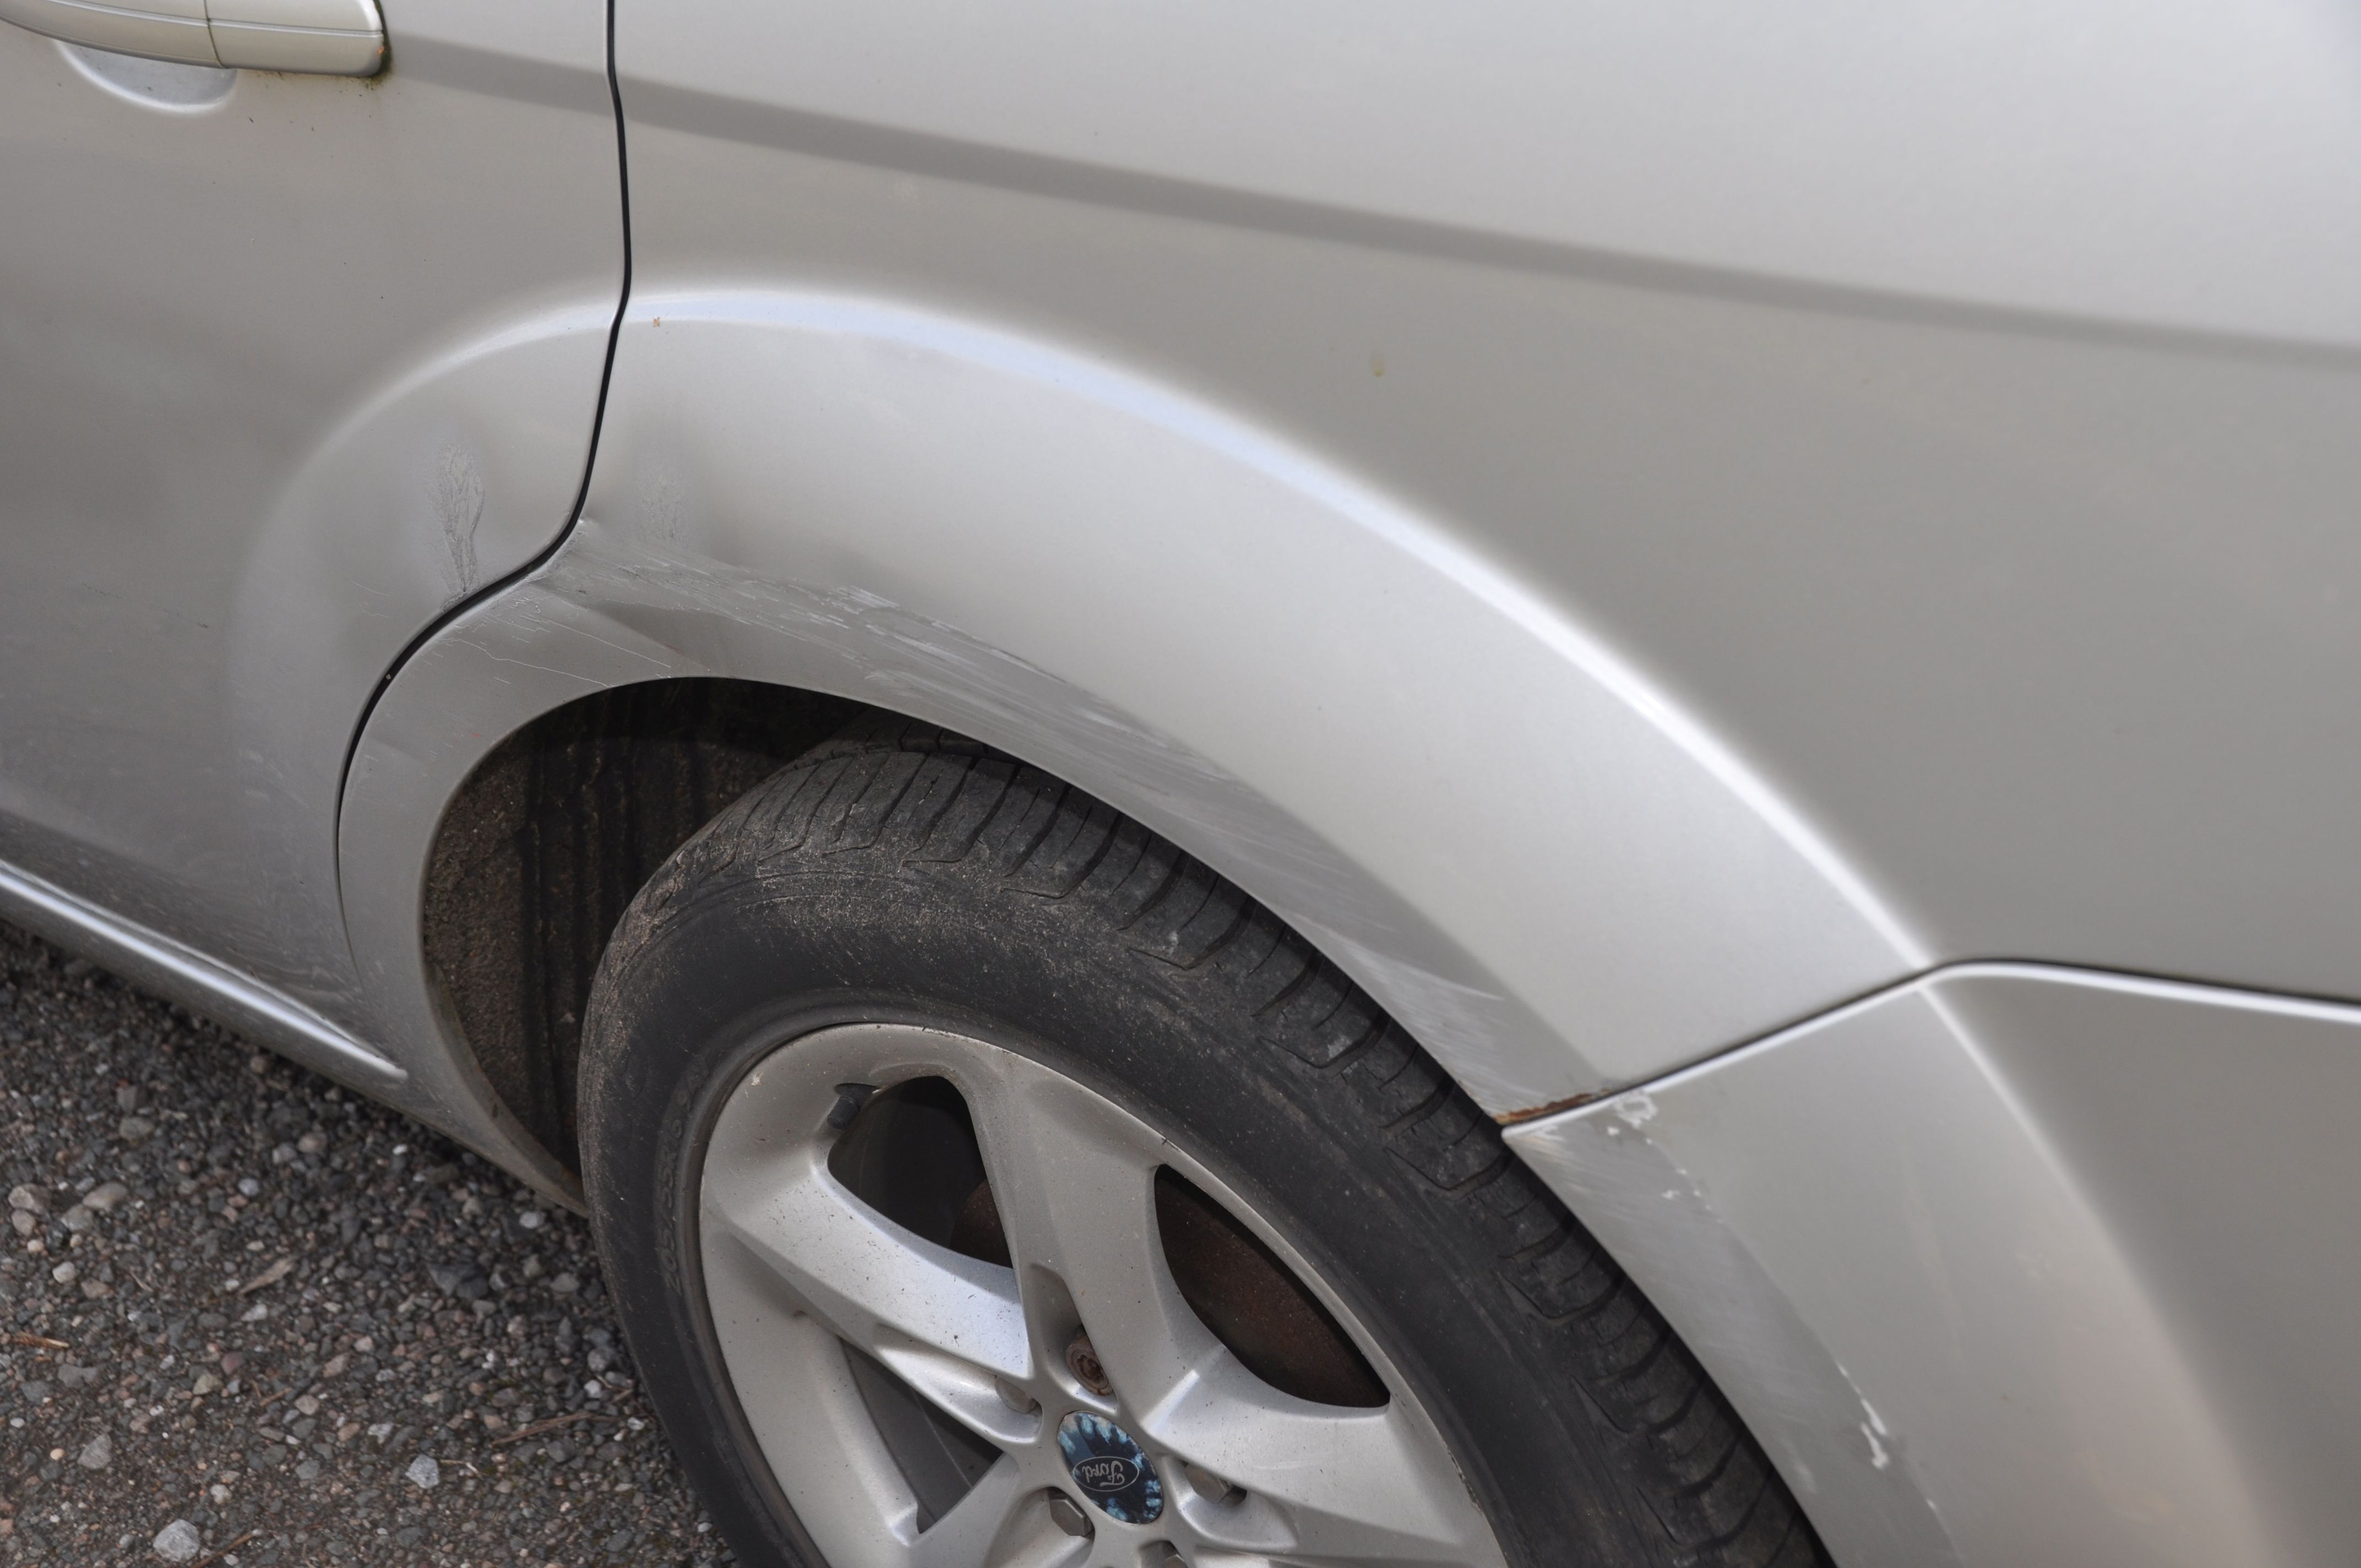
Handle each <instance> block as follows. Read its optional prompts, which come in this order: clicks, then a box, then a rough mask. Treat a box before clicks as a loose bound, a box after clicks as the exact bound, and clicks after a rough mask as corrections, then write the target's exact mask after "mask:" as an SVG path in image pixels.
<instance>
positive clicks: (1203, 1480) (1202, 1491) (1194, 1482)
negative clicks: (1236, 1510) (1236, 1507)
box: [1180, 1460, 1246, 1503]
mask: <svg viewBox="0 0 2361 1568" xmlns="http://www.w3.org/2000/svg"><path fill="white" fill-rule="evenodd" d="M1180 1469H1181V1473H1182V1474H1183V1475H1187V1476H1188V1477H1189V1485H1190V1486H1194V1487H1195V1488H1196V1489H1197V1495H1198V1496H1199V1497H1202V1498H1204V1499H1205V1500H1206V1501H1207V1502H1209V1503H1235V1502H1236V1501H1238V1500H1239V1499H1240V1498H1242V1497H1245V1496H1246V1488H1245V1487H1243V1486H1239V1485H1238V1484H1237V1483H1236V1482H1235V1481H1225V1480H1224V1479H1223V1478H1222V1477H1220V1476H1219V1475H1214V1474H1213V1472H1212V1471H1210V1470H1208V1469H1206V1468H1205V1467H1204V1466H1203V1465H1202V1464H1190V1463H1189V1462H1188V1461H1186V1460H1183V1461H1181V1464H1180Z"/></svg>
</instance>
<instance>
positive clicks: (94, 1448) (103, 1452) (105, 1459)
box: [74, 1432, 115, 1470]
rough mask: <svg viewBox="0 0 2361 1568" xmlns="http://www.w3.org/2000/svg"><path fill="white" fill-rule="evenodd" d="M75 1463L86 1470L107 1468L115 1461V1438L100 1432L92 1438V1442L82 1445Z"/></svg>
mask: <svg viewBox="0 0 2361 1568" xmlns="http://www.w3.org/2000/svg"><path fill="white" fill-rule="evenodd" d="M74 1463H75V1464H79V1465H81V1466H82V1468H83V1469H84V1470H104V1469H105V1468H106V1467H107V1466H108V1465H110V1464H114V1463H115V1442H114V1440H113V1439H111V1438H109V1437H108V1436H107V1435H106V1434H105V1433H104V1432H101V1433H99V1434H98V1435H97V1436H96V1437H94V1438H92V1439H91V1440H90V1442H87V1443H84V1444H83V1445H82V1453H81V1454H80V1455H79V1456H78V1457H77V1458H76V1459H75V1460H74Z"/></svg>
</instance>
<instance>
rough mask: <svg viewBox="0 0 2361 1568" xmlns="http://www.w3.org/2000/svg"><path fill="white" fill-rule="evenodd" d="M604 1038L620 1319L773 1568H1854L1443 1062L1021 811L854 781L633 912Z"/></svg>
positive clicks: (1137, 855) (587, 1064) (623, 935)
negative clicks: (1584, 1567)
mask: <svg viewBox="0 0 2361 1568" xmlns="http://www.w3.org/2000/svg"><path fill="white" fill-rule="evenodd" d="M586 1022H587V1028H586V1032H585V1046H584V1056H583V1071H582V1085H583V1088H582V1093H583V1099H584V1103H583V1107H582V1126H583V1129H584V1137H583V1152H584V1166H585V1169H584V1175H585V1180H586V1185H587V1187H588V1192H589V1196H590V1200H591V1205H592V1211H593V1216H594V1219H595V1221H596V1223H597V1225H598V1234H599V1240H600V1245H601V1248H602V1251H603V1252H604V1253H605V1255H606V1257H607V1260H608V1266H609V1279H610V1281H612V1282H613V1283H614V1286H615V1294H616V1299H617V1303H618V1306H619V1308H620V1311H621V1314H622V1318H623V1323H624V1329H625V1332H626V1333H627V1334H628V1335H629V1337H630V1339H631V1345H632V1349H633V1352H634V1354H635V1355H636V1356H637V1358H638V1360H639V1362H640V1365H641V1366H642V1370H643V1372H644V1374H645V1386H646V1387H647V1389H648V1391H649V1393H650V1395H651V1397H652V1398H653V1400H654V1402H655V1404H656V1407H657V1409H658V1411H659V1414H660V1415H661V1416H662V1418H663V1420H664V1424H665V1427H666V1430H667V1431H668V1432H669V1433H670V1435H671V1436H672V1438H673V1440H674V1442H675V1447H676V1448H677V1450H678V1451H679V1453H680V1454H681V1457H682V1460H683V1463H684V1464H685V1465H686V1468H687V1469H688V1470H689V1472H690V1475H691V1476H692V1478H693V1479H694V1480H695V1482H696V1483H697V1486H698V1487H699V1489H700V1491H701V1493H702V1494H703V1496H704V1497H705V1498H706V1500H707V1502H708V1507H709V1508H711V1510H712V1512H713V1514H714V1517H715V1519H716V1520H717V1521H718V1522H719V1525H720V1527H721V1529H722V1530H723V1533H724V1534H725V1536H726V1537H727V1538H728V1539H729V1541H730V1543H731V1545H732V1546H733V1547H734V1548H735V1550H736V1551H737V1552H738V1554H739V1556H740V1558H741V1560H743V1561H746V1562H749V1563H765V1564H768V1563H780V1564H801V1565H804V1568H905V1565H907V1568H982V1565H986V1564H991V1565H995V1568H996V1565H1001V1564H1007V1565H1010V1568H1014V1565H1016V1564H1028V1565H1039V1568H1050V1565H1053V1564H1054V1565H1057V1568H1161V1565H1163V1564H1168V1563H1188V1564H1194V1565H1204V1568H1213V1565H1215V1564H1222V1565H1238V1564H1246V1563H1336V1564H1344V1563H1388V1564H1397V1565H1407V1564H1445V1563H1449V1564H1486V1565H1489V1564H1509V1563H1514V1564H1519V1565H1533V1568H1540V1565H1543V1564H1549V1565H1553V1568H1554V1565H1556V1564H1561V1563H1602V1564H1638V1563H1653V1564H1673V1563H1685V1564H1686V1563H1698V1564H1720V1565H1726V1568H1738V1565H1741V1564H1745V1565H1767V1564H1779V1565H1801V1564H1806V1563H1820V1562H1822V1561H1823V1559H1822V1557H1821V1554H1820V1552H1819V1548H1818V1545H1817V1541H1816V1539H1815V1538H1814V1537H1813V1535H1812V1532H1811V1530H1810V1528H1809V1526H1808V1525H1807V1524H1806V1523H1805V1521H1804V1519H1803V1518H1802V1516H1801V1514H1800V1513H1799V1512H1798V1511H1797V1510H1796V1508H1795V1505H1794V1503H1793V1501H1792V1499H1791V1498H1789V1497H1788V1496H1787V1494H1786V1492H1785V1491H1784V1487H1783V1486H1781V1484H1780V1482H1779V1481H1778V1479H1777V1477H1776V1476H1775V1475H1773V1473H1772V1471H1771V1469H1770V1468H1769V1466H1768V1465H1767V1464H1765V1463H1764V1461H1763V1456H1762V1455H1761V1453H1760V1452H1759V1451H1758V1450H1756V1449H1755V1448H1754V1446H1753V1444H1752V1442H1751V1441H1750V1440H1748V1438H1747V1437H1746V1435H1745V1433H1744V1432H1743V1431H1742V1430H1741V1428H1740V1427H1739V1426H1738V1424H1737V1422H1736V1420H1735V1419H1734V1418H1733V1417H1732V1416H1731V1414H1730V1410H1729V1409H1728V1408H1727V1406H1726V1405H1725V1404H1724V1403H1723V1402H1722V1400H1721V1399H1720V1397H1719V1394H1718V1393H1717V1392H1716V1391H1715V1390H1714V1389H1713V1388H1712V1387H1711V1386H1710V1384H1709V1383H1708V1381H1707V1380H1706V1379H1705V1377H1704V1375H1703V1373H1702V1372H1701V1371H1700V1370H1699V1369H1698V1368H1697V1365H1696V1363H1695V1362H1694V1360H1693V1359H1691V1358H1690V1357H1689V1355H1688V1354H1687V1352H1686V1349H1684V1348H1683V1347H1682V1346H1681V1345H1680V1344H1679V1343H1678V1341H1677V1340H1676V1339H1675V1338H1674V1337H1673V1335H1672V1333H1671V1332H1670V1330H1669V1329H1668V1328H1666V1327H1665V1326H1664V1323H1663V1321H1662V1320H1661V1319H1659V1318H1658V1317H1657V1316H1656V1315H1655V1314H1654V1312H1653V1310H1651V1309H1650V1308H1649V1307H1648V1305H1647V1303H1646V1302H1645V1301H1644V1300H1643V1299H1642V1298H1641V1297H1640V1295H1639V1293H1638V1291H1637V1290H1636V1288H1633V1287H1632V1286H1631V1283H1630V1282H1629V1281H1628V1280H1627V1279H1625V1278H1624V1277H1622V1276H1621V1274H1620V1272H1619V1271H1618V1270H1616V1269H1615V1267H1614V1266H1613V1264H1612V1263H1611V1262H1610V1261H1609V1259H1608V1258H1607V1257H1606V1255H1605V1254H1604V1253H1603V1252H1601V1251H1600V1250H1599V1249H1598V1246H1597V1245H1596V1244H1595V1243H1594V1242H1592V1241H1591V1240H1590V1238H1589V1237H1588V1235H1587V1234H1586V1233H1584V1232H1583V1231H1582V1230H1581V1228H1580V1227H1579V1226H1578V1225H1577V1224H1576V1223H1575V1222H1574V1221H1573V1219H1572V1218H1571V1216H1570V1215H1568V1214H1567V1213H1566V1212H1565V1210H1564V1208H1563V1207H1562V1206H1560V1205H1559V1204H1558V1203H1557V1202H1556V1201H1555V1200H1554V1198H1552V1197H1551V1196H1550V1195H1549V1194H1548V1193H1547V1191H1546V1190H1543V1188H1542V1187H1541V1186H1540V1185H1539V1184H1538V1183H1537V1182H1536V1181H1535V1180H1534V1179H1532V1177H1531V1176H1530V1174H1529V1173H1527V1172H1526V1171H1525V1170H1524V1168H1522V1167H1521V1165H1519V1164H1518V1163H1517V1162H1516V1161H1515V1160H1514V1159H1513V1157H1510V1155H1509V1154H1508V1153H1507V1152H1506V1150H1505V1148H1504V1147H1503V1146H1502V1145H1501V1142H1500V1139H1499V1135H1498V1131H1497V1129H1496V1128H1494V1127H1493V1125H1492V1124H1491V1123H1490V1122H1489V1121H1488V1120H1487V1119H1486V1118H1485V1117H1484V1116H1483V1115H1482V1114H1481V1113H1480V1112H1478V1111H1477V1108H1476V1107H1475V1106H1474V1105H1473V1104H1472V1103H1471V1102H1469V1101H1468V1100H1467V1099H1466V1096H1465V1095H1464V1094H1463V1093H1461V1092H1460V1091H1458V1090H1457V1089H1456V1088H1455V1086H1454V1085H1452V1084H1451V1082H1450V1081H1449V1080H1448V1079H1446V1078H1445V1077H1444V1075H1443V1074H1442V1073H1441V1072H1440V1070H1439V1069H1437V1068H1436V1067H1435V1065H1434V1063H1433V1061H1432V1059H1431V1058H1428V1057H1426V1056H1425V1054H1424V1053H1423V1052H1422V1051H1421V1050H1419V1049H1418V1047H1416V1046H1415V1045H1414V1044H1413V1043H1412V1042H1411V1041H1410V1040H1409V1039H1408V1038H1407V1037H1406V1036H1404V1035H1403V1034H1402V1032H1401V1031H1400V1029H1399V1028H1398V1027H1396V1026H1395V1025H1392V1024H1391V1023H1390V1021H1389V1020H1388V1019H1387V1018H1386V1017H1385V1016H1384V1014H1382V1013H1380V1012H1379V1011H1378V1009H1377V1008H1376V1007H1375V1006H1374V1004H1373V1003H1370V1001H1369V1000H1368V999H1367V997H1366V996H1364V995H1363V994H1361V993H1360V992H1357V991H1356V989H1355V988H1353V987H1352V986H1351V985H1350V983H1349V982H1347V981H1345V980H1344V979H1343V978H1342V976H1341V975H1339V974H1338V973H1337V971H1335V970H1334V969H1333V968H1332V967H1330V966H1329V965H1327V964H1326V963H1324V962H1323V960H1321V959H1320V958H1319V957H1318V956H1317V955H1316V954H1315V953H1314V952H1312V950H1311V949H1310V948H1308V947H1307V946H1306V945H1305V944H1304V943H1303V942H1302V941H1301V939H1300V938H1296V937H1295V936H1294V935H1293V934H1292V933H1291V932H1290V931H1289V930H1288V929H1287V928H1286V927H1283V926H1281V925H1280V924H1279V922H1278V921H1277V920H1276V919H1274V918H1273V917H1272V916H1270V915H1269V914H1268V912H1266V911H1264V910H1262V909H1261V908H1260V907H1259V906H1257V905H1255V904H1254V903H1253V902H1252V901H1251V900H1250V899H1248V898H1246V896H1245V895H1244V894H1241V893H1240V892H1238V890H1236V889H1235V888H1234V887H1231V886H1230V885H1229V884H1227V883H1224V882H1223V881H1222V880H1221V879H1219V878H1218V877H1215V876H1213V874H1212V873H1211V872H1208V871H1207V870H1206V869H1205V868H1203V867H1202V866H1200V865H1198V864H1197V863H1195V862H1193V861H1191V860H1189V859H1188V857H1186V856H1184V855H1182V854H1181V853H1180V852H1179V851H1178V850H1175V849H1174V848H1173V847H1172V846H1171V845H1170V844H1169V843H1166V842H1164V841H1163V840H1161V839H1158V838H1157V837H1156V836H1155V835H1153V834H1150V833H1148V831H1147V830H1145V829H1144V828H1140V827H1139V826H1138V825H1137V824H1135V823H1132V822H1129V821H1127V820H1126V819H1125V818H1123V817H1119V816H1117V815H1115V813H1114V812H1112V811H1111V810H1109V809H1108V808H1107V807H1106V806H1104V805H1101V804H1100V803H1098V802H1095V801H1093V800H1091V799H1089V798H1088V797H1086V796H1083V795H1080V794H1078V793H1076V792H1074V791H1072V790H1071V789H1068V788H1067V787H1065V786H1063V785H1061V784H1058V783H1057V782H1056V781H1055V780H1053V779H1050V778H1049V777H1048V776H1047V775H1044V774H1042V773H1038V771H1035V770H1032V769H1029V768H1027V767H1024V766H1022V765H1020V764H1017V763H1016V762H1011V761H1010V760H1008V759H1006V758H1004V757H1001V756H998V755H997V754H994V753H992V752H990V751H985V750H984V749H983V748H980V747H977V746H975V745H973V744H972V743H970V742H966V741H962V740H959V739H957V738H956V737H951V736H947V735H945V734H943V733H942V732H940V731H937V730H931V729H921V728H918V727H916V726H909V725H904V724H900V723H896V722H885V721H872V722H870V723H868V724H866V725H864V726H862V727H859V728H857V729H855V730H854V731H852V732H850V733H849V734H848V735H847V736H845V737H843V738H840V740H837V741H834V742H831V743H829V745H827V746H824V747H822V748H821V749H820V750H819V751H816V752H814V753H812V754H810V755H809V756H807V757H806V758H804V759H803V760H801V761H799V762H796V763H795V764H794V765H792V766H790V767H789V768H787V769H786V770H785V771H784V772H783V773H780V774H778V775H777V776H775V777H774V778H773V779H772V780H771V781H770V782H768V783H767V784H764V785H763V786H762V787H761V788H759V789H757V790H756V791H754V792H753V793H752V795H749V796H747V797H746V798H745V799H744V800H742V801H741V802H740V803H739V804H738V805H736V806H733V807H731V808H730V810H729V811H728V812H726V813H724V814H723V815H722V816H721V817H719V818H718V819H717V820H716V821H715V822H714V823H713V824H712V825H710V826H709V827H708V828H707V829H706V830H705V831H704V832H702V833H700V834H699V835H698V836H697V838H696V839H692V840H691V841H690V843H689V844H688V845H686V847H684V848H683V850H681V851H680V852H679V854H677V855H676V856H675V858H674V860H673V861H672V862H670V863H669V864H668V865H667V866H666V867H665V868H664V871H662V872H659V873H658V875H657V876H656V877H655V879H654V880H653V882H652V883H650V884H649V886H648V887H647V888H646V889H645V890H643V891H642V894H640V896H639V898H638V899H637V900H636V901H635V902H634V904H633V905H632V906H631V910H630V911H629V912H628V913H627V914H626V916H624V919H623V921H622V923H621V925H620V927H619V929H618V930H617V932H616V935H615V937H614V939H613V940H612V942H611V943H610V945H609V949H608V953H607V957H606V959H605V961H604V962H603V964H602V966H601V969H600V971H599V976H598V983H597V986H596V988H595V990H594V992H593V996H592V1002H591V1009H590V1013H589V1015H588V1019H587V1021H586Z"/></svg>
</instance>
